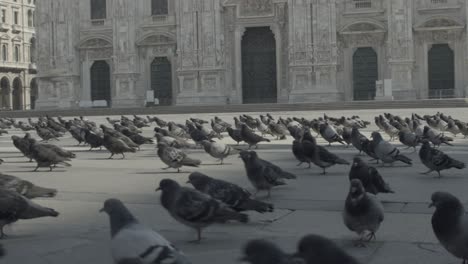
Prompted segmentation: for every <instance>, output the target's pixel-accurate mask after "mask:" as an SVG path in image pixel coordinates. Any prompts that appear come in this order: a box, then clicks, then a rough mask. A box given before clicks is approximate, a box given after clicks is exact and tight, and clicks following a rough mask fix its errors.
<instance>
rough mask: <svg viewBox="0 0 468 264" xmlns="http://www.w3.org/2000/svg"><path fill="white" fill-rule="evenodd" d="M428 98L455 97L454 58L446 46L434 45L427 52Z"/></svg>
mask: <svg viewBox="0 0 468 264" xmlns="http://www.w3.org/2000/svg"><path fill="white" fill-rule="evenodd" d="M428 61H429V98H453V97H454V96H455V56H454V52H453V50H452V49H451V48H450V47H449V45H448V44H435V45H432V48H431V49H430V50H429V59H428Z"/></svg>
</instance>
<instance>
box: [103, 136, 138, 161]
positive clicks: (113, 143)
mask: <svg viewBox="0 0 468 264" xmlns="http://www.w3.org/2000/svg"><path fill="white" fill-rule="evenodd" d="M102 145H103V146H104V147H105V148H106V149H107V150H108V151H109V152H110V153H111V155H110V157H109V159H112V157H114V155H115V154H122V159H125V153H126V152H132V153H135V152H136V149H135V148H133V147H130V146H129V145H127V143H125V142H124V141H123V140H122V139H121V138H117V137H114V136H112V135H110V134H108V133H106V134H105V135H104V140H103V141H102Z"/></svg>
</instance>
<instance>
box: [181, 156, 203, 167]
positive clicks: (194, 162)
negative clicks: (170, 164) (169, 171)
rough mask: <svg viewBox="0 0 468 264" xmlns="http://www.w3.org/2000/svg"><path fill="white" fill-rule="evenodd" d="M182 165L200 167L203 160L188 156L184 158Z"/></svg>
mask: <svg viewBox="0 0 468 264" xmlns="http://www.w3.org/2000/svg"><path fill="white" fill-rule="evenodd" d="M182 165H184V166H188V167H198V166H200V165H201V161H200V160H197V159H191V158H189V157H186V158H185V159H183V160H182Z"/></svg>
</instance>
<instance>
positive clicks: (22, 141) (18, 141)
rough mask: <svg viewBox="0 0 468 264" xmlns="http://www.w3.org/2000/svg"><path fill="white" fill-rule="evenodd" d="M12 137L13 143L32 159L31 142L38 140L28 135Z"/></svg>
mask: <svg viewBox="0 0 468 264" xmlns="http://www.w3.org/2000/svg"><path fill="white" fill-rule="evenodd" d="M26 135H29V134H26ZM11 139H12V140H13V145H14V146H15V147H16V148H17V149H18V150H19V151H21V153H23V155H24V156H25V157H27V158H29V159H30V161H32V153H31V144H34V143H35V142H36V140H35V139H33V138H30V137H26V136H25V137H24V138H20V137H18V136H11Z"/></svg>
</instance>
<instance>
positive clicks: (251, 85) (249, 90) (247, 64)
mask: <svg viewBox="0 0 468 264" xmlns="http://www.w3.org/2000/svg"><path fill="white" fill-rule="evenodd" d="M241 45H242V99H243V103H244V104H252V103H276V102H277V98H278V92H277V79H276V77H277V76H276V74H277V72H276V41H275V35H274V34H273V32H272V31H271V29H270V28H269V27H252V28H247V29H246V31H245V34H244V37H243V38H242V44H241Z"/></svg>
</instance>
